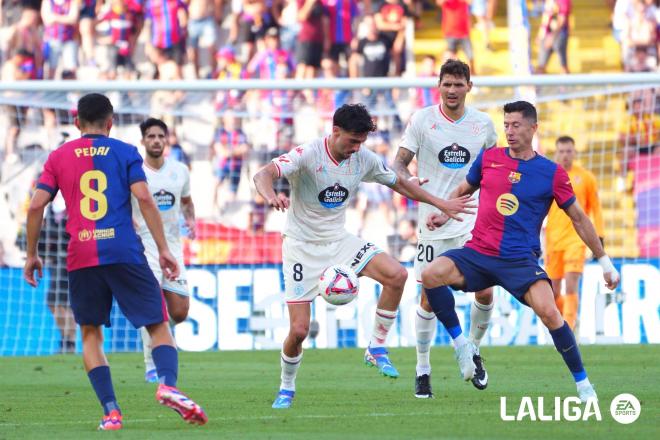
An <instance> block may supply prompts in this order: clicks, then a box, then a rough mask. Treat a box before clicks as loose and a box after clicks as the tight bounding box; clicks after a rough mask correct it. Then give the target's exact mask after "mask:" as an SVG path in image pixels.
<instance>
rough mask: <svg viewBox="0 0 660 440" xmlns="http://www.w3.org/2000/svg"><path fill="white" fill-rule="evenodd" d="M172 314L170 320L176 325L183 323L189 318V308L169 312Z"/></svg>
mask: <svg viewBox="0 0 660 440" xmlns="http://www.w3.org/2000/svg"><path fill="white" fill-rule="evenodd" d="M168 312H169V314H170V319H171V320H172V321H174V323H175V324H179V323H182V322H183V321H185V320H186V318H187V317H188V307H178V308H176V309H171V310H168Z"/></svg>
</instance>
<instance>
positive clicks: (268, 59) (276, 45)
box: [247, 27, 294, 79]
mask: <svg viewBox="0 0 660 440" xmlns="http://www.w3.org/2000/svg"><path fill="white" fill-rule="evenodd" d="M278 59H279V60H285V62H286V63H287V64H288V66H289V67H290V68H291V69H292V70H293V68H294V64H293V59H292V58H291V54H289V53H288V52H287V51H286V50H284V49H280V37H279V31H278V30H277V28H276V27H271V28H269V29H268V30H267V31H266V36H265V37H264V44H263V47H262V49H261V50H259V51H258V52H257V53H256V54H254V57H252V59H251V60H250V62H249V63H248V65H247V72H248V74H249V75H250V76H251V77H253V78H259V79H275V71H276V66H277V63H278Z"/></svg>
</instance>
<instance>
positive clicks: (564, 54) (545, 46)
mask: <svg viewBox="0 0 660 440" xmlns="http://www.w3.org/2000/svg"><path fill="white" fill-rule="evenodd" d="M570 14H571V0H545V5H544V8H543V17H541V26H540V27H539V34H538V38H537V40H538V44H539V59H538V65H537V66H536V72H537V73H545V68H546V66H547V65H548V61H549V60H550V55H552V53H553V52H556V53H557V56H558V57H559V64H560V66H561V71H562V73H568V33H569V16H570Z"/></svg>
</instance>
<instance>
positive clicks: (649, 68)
mask: <svg viewBox="0 0 660 440" xmlns="http://www.w3.org/2000/svg"><path fill="white" fill-rule="evenodd" d="M656 65H657V62H656V60H655V57H652V56H649V50H648V47H647V46H635V47H634V48H633V49H632V56H631V58H630V60H629V61H628V62H627V63H626V65H625V69H626V72H632V73H634V72H653V71H654V70H656Z"/></svg>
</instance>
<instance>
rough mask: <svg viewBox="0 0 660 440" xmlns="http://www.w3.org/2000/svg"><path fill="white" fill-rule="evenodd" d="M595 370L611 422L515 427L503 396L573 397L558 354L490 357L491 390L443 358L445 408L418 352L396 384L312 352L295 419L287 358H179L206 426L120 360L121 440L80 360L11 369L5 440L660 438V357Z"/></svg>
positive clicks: (436, 373) (610, 359)
mask: <svg viewBox="0 0 660 440" xmlns="http://www.w3.org/2000/svg"><path fill="white" fill-rule="evenodd" d="M582 353H583V357H584V360H585V366H586V368H587V371H588V373H589V377H590V379H591V381H592V383H594V384H595V386H596V390H597V392H598V395H599V398H600V410H601V414H602V416H603V421H601V422H598V421H596V420H595V419H591V420H589V421H586V422H583V421H578V422H568V421H546V422H540V421H536V422H531V421H524V422H505V421H502V420H501V419H500V396H506V397H507V400H508V405H507V406H508V413H509V414H512V413H513V414H515V413H517V410H518V405H519V404H520V401H521V398H522V397H523V396H532V397H533V399H534V401H536V397H538V396H545V397H546V399H545V400H546V411H545V412H546V413H552V407H553V398H554V396H561V397H567V396H574V395H575V386H574V384H573V380H572V378H571V377H570V374H569V373H568V370H567V369H566V367H565V366H564V363H563V362H562V360H561V357H560V356H559V354H558V353H557V352H556V351H555V350H554V347H551V346H542V347H484V348H483V349H482V355H483V356H484V358H485V359H486V367H487V369H488V372H489V375H490V384H489V386H488V389H486V390H485V391H478V390H476V389H475V388H473V387H472V385H471V384H469V383H465V382H462V381H461V380H460V379H459V377H458V367H457V365H456V361H455V360H454V358H453V350H451V349H450V348H448V347H443V348H434V349H433V350H432V354H431V362H432V364H433V387H434V392H435V394H436V398H435V399H429V400H422V399H415V397H414V396H413V386H414V364H415V352H414V349H411V348H405V349H393V350H392V354H391V359H392V361H393V363H394V365H396V366H397V367H398V368H399V371H400V372H401V377H400V378H399V379H397V380H392V379H387V378H385V377H382V376H379V375H378V374H377V371H376V370H375V369H374V368H368V367H366V366H365V365H364V364H363V360H362V359H363V358H362V355H363V351H362V350H358V349H344V350H312V349H309V350H306V351H305V356H304V359H303V363H302V367H301V369H300V371H299V374H298V380H297V387H298V390H297V396H296V399H295V401H294V406H293V407H292V408H291V409H290V410H273V409H271V408H270V405H271V403H272V401H273V398H274V396H275V393H276V391H277V387H278V385H279V374H280V367H279V353H278V352H276V351H246V352H213V353H181V354H180V363H181V365H180V374H179V376H180V380H179V385H180V388H181V389H182V390H183V391H184V392H185V393H187V394H189V395H190V396H191V397H192V398H193V399H195V400H196V401H197V402H199V403H200V404H201V405H202V406H203V407H204V408H205V409H206V411H207V413H208V416H209V419H210V420H209V423H208V424H207V425H205V426H203V427H198V426H190V425H187V424H185V423H184V422H183V421H182V420H181V419H180V418H179V416H178V415H177V414H175V413H174V412H173V411H172V410H170V409H167V408H165V407H162V406H160V405H158V404H157V403H156V402H155V399H154V391H155V387H154V385H150V384H146V383H144V382H143V380H142V379H143V367H142V355H141V354H138V353H130V354H115V355H111V356H109V360H110V364H111V367H112V376H113V380H114V384H115V390H116V393H117V397H118V400H119V403H120V405H121V407H122V411H123V413H124V429H123V430H122V431H120V432H114V433H113V432H105V433H97V432H95V429H96V425H97V423H98V421H99V420H100V417H101V415H102V414H101V408H100V406H99V404H98V402H97V400H96V397H95V395H94V392H93V391H92V388H91V387H90V385H89V381H88V380H87V376H86V374H85V372H84V370H83V366H82V360H81V358H80V356H73V355H67V356H52V357H16V358H11V357H9V358H8V357H5V358H2V359H0V439H18V438H21V439H23V438H24V439H37V438H49V439H53V438H67V439H88V438H100V437H99V436H103V437H105V438H109V437H113V438H121V439H124V438H131V439H133V438H135V439H148V438H155V439H169V438H172V439H184V438H185V439H192V438H214V439H247V438H254V439H306V440H307V439H309V440H316V439H340V440H346V439H379V440H382V439H423V438H428V439H431V438H457V439H467V438H470V439H480V440H483V439H494V438H502V439H513V438H520V439H537V438H567V439H571V440H573V439H578V438H590V439H605V438H613V439H614V438H617V439H618V438H632V439H650V438H660V425H659V424H658V421H659V420H660V417H659V416H660V363H659V362H658V359H660V346H658V345H628V346H585V347H582ZM620 393H632V394H634V395H635V396H636V397H637V398H638V399H639V400H640V401H641V404H642V411H641V416H640V418H639V419H638V420H637V421H636V422H635V423H633V424H630V425H621V424H618V423H617V422H615V421H614V420H613V419H612V417H611V416H610V411H609V407H610V401H611V400H612V398H613V397H614V396H615V395H617V394H620Z"/></svg>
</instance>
